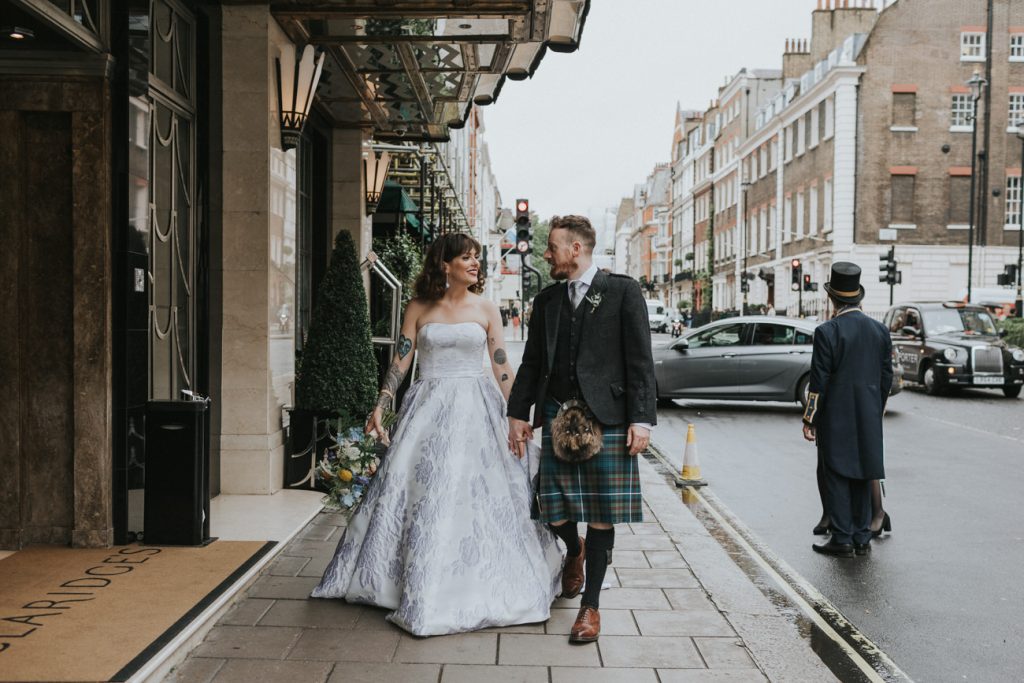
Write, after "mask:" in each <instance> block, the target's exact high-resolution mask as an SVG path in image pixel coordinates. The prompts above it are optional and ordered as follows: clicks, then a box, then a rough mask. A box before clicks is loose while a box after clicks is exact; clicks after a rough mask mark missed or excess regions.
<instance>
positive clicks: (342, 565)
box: [312, 322, 562, 635]
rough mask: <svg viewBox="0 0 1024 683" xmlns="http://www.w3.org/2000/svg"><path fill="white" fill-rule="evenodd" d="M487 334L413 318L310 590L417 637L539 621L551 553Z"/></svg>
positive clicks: (555, 586) (555, 574) (551, 571)
mask: <svg viewBox="0 0 1024 683" xmlns="http://www.w3.org/2000/svg"><path fill="white" fill-rule="evenodd" d="M486 342H487V333H486V332H485V331H484V329H483V328H482V327H481V326H480V325H478V324H477V323H475V322H463V323H427V324H425V325H424V326H423V327H422V328H420V331H419V336H418V348H419V367H420V375H419V380H418V381H417V382H415V383H414V384H413V385H412V387H411V388H410V389H409V391H408V392H407V393H406V395H405V400H404V402H403V405H402V409H401V411H400V413H399V418H398V427H397V431H396V433H395V435H394V438H393V440H392V445H391V448H390V449H389V450H388V453H387V455H386V456H385V458H384V460H383V463H382V465H381V468H380V470H379V472H378V473H377V476H376V479H375V480H374V481H373V483H372V484H371V485H370V488H369V490H368V491H367V493H366V497H365V498H364V499H363V501H362V503H361V504H360V505H359V508H358V509H357V510H356V512H355V514H354V515H353V516H352V519H351V520H350V522H349V525H348V528H347V529H346V530H345V534H344V536H342V538H341V540H340V541H339V543H338V549H337V551H336V552H335V555H334V559H333V560H332V561H331V563H330V565H328V567H327V571H326V572H325V573H324V576H323V579H321V581H320V584H319V585H318V586H317V587H316V588H315V589H314V590H313V594H312V595H313V597H315V598H345V599H346V600H347V601H349V602H356V603H364V604H369V605H377V606H379V607H385V608H388V609H391V610H393V611H392V612H391V614H389V615H388V617H387V618H388V619H389V620H390V621H392V622H394V623H395V624H397V625H398V626H400V627H402V628H404V629H405V630H407V631H409V632H411V633H414V634H416V635H438V634H444V633H455V632H459V631H471V630H475V629H479V628H485V627H489V626H508V625H511V624H523V623H532V622H539V621H545V620H546V619H548V617H549V609H550V606H551V603H552V601H553V600H554V598H555V596H556V595H557V594H558V592H559V590H560V582H559V575H560V571H561V559H562V557H561V552H560V551H559V550H558V548H557V546H556V545H555V541H554V536H553V535H552V534H551V533H550V532H549V531H548V530H547V529H546V528H545V527H543V526H542V525H540V524H538V523H536V522H534V521H532V520H531V519H530V481H529V479H530V477H529V471H528V465H527V461H526V458H523V460H519V459H517V458H516V457H515V456H514V455H512V454H511V453H510V452H509V449H508V422H507V419H506V417H505V400H504V398H503V397H502V395H501V392H500V391H499V390H498V387H497V385H496V384H495V382H494V380H493V378H491V377H488V376H487V375H486V373H485V370H484V365H483V363H484V349H485V347H486Z"/></svg>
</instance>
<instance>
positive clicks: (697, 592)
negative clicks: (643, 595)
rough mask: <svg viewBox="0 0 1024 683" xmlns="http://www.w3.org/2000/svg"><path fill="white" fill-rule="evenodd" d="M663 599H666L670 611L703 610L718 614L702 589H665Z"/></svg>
mask: <svg viewBox="0 0 1024 683" xmlns="http://www.w3.org/2000/svg"><path fill="white" fill-rule="evenodd" d="M665 597H667V598H668V601H669V604H671V605H672V609H685V610H695V609H703V610H712V611H713V612H715V613H716V614H717V613H718V608H717V607H715V604H714V603H713V602H711V598H710V597H708V594H707V593H705V592H704V590H703V589H702V588H666V589H665Z"/></svg>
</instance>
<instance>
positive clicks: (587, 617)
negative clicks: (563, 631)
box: [569, 605, 601, 643]
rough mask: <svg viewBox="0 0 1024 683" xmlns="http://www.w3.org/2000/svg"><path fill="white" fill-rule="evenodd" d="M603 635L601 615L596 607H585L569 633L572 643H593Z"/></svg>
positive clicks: (581, 608) (581, 609)
mask: <svg viewBox="0 0 1024 683" xmlns="http://www.w3.org/2000/svg"><path fill="white" fill-rule="evenodd" d="M600 635H601V613H600V612H598V611H597V608H596V607H591V606H590V605H584V606H583V607H580V612H579V614H577V615H576V623H575V624H573V625H572V630H571V631H569V642H570V643H593V642H594V641H596V640H597V639H598V637H599V636H600Z"/></svg>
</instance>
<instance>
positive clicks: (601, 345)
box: [508, 271, 657, 427]
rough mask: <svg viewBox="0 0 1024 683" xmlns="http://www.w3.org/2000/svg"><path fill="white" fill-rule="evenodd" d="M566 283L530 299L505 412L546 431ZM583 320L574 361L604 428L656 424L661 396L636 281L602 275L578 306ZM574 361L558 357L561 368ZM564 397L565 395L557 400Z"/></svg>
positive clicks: (586, 396)
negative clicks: (544, 424) (525, 331)
mask: <svg viewBox="0 0 1024 683" xmlns="http://www.w3.org/2000/svg"><path fill="white" fill-rule="evenodd" d="M567 291H568V286H567V285H566V283H565V282H559V283H557V284H554V285H552V286H550V287H548V288H546V289H545V290H543V291H542V292H541V293H540V294H538V295H537V297H536V298H535V299H534V301H533V312H532V313H531V314H530V333H529V336H528V337H527V339H526V349H525V351H524V352H523V362H522V365H521V366H520V367H519V373H518V374H517V375H516V381H515V384H514V385H513V386H512V393H511V395H510V396H509V399H508V415H509V417H515V418H518V419H520V420H526V421H529V420H530V408H531V406H532V407H533V409H534V410H533V425H534V426H535V427H539V426H541V423H542V422H543V419H544V414H543V413H544V411H543V409H542V408H543V406H544V400H545V398H548V382H549V380H550V379H551V376H552V373H553V370H554V362H555V355H556V347H557V344H558V332H559V329H558V328H559V320H560V314H559V313H560V310H561V309H562V305H563V303H564V302H565V300H566V299H567V298H568V293H567ZM576 310H577V313H578V314H579V315H581V316H582V318H583V320H582V323H581V327H580V340H579V344H578V350H577V356H576V359H575V363H576V367H575V375H576V378H577V382H578V384H579V390H580V394H581V395H582V397H583V399H584V400H585V401H586V402H587V405H589V406H590V409H591V410H592V411H593V413H594V416H595V417H597V419H598V420H599V421H600V422H601V423H602V424H605V425H629V424H634V423H637V422H647V423H650V424H655V423H656V421H657V408H656V404H657V396H656V390H655V380H654V360H653V358H652V356H651V331H650V327H649V323H648V319H647V303H646V302H645V301H644V298H643V295H642V294H641V293H640V285H639V284H638V283H637V282H636V280H634V279H632V278H630V277H628V276H625V275H612V274H608V273H605V272H603V271H598V272H597V274H596V275H595V276H594V281H593V282H592V283H591V285H590V289H589V290H588V291H587V295H586V297H585V298H584V299H583V301H582V302H581V303H580V305H579V307H578V308H577V309H576ZM568 361H569V359H562V358H559V362H560V363H565V362H568ZM557 398H564V397H557Z"/></svg>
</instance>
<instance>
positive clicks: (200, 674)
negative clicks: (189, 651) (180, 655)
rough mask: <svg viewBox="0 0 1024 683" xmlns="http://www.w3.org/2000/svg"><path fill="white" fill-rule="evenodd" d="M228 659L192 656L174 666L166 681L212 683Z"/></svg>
mask: <svg viewBox="0 0 1024 683" xmlns="http://www.w3.org/2000/svg"><path fill="white" fill-rule="evenodd" d="M226 661H227V660H226V659H212V658H206V657H190V658H189V659H187V660H185V661H184V662H182V663H181V665H179V666H176V667H174V668H173V669H171V671H170V672H169V673H168V674H167V677H166V678H164V683H210V681H212V680H213V677H214V676H216V675H217V671H219V670H220V668H221V667H222V666H224V663H225V662H226Z"/></svg>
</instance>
